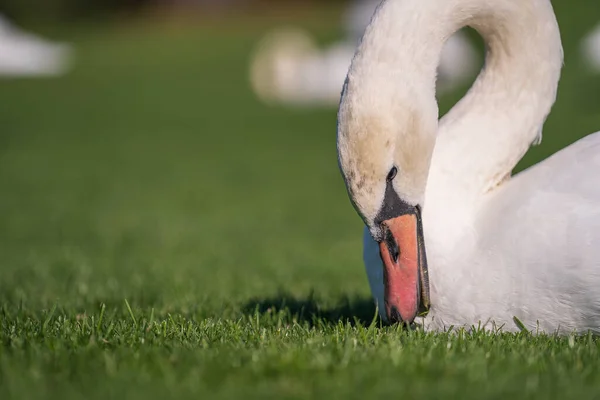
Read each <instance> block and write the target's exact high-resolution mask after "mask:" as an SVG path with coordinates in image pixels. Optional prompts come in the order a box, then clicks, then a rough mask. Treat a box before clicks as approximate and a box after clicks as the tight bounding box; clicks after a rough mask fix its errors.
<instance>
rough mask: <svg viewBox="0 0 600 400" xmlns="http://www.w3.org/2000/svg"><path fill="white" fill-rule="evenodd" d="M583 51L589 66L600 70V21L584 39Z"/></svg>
mask: <svg viewBox="0 0 600 400" xmlns="http://www.w3.org/2000/svg"><path fill="white" fill-rule="evenodd" d="M581 52H582V54H583V59H584V61H585V63H586V64H587V66H588V67H589V68H591V69H592V70H594V71H596V72H600V23H599V24H598V25H596V27H595V28H594V29H593V30H592V31H591V32H590V33H589V34H587V36H586V37H585V38H584V39H583V42H582V46H581Z"/></svg>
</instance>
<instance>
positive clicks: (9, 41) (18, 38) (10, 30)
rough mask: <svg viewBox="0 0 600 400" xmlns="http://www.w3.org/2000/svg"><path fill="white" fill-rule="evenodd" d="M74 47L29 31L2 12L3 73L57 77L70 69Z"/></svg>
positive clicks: (0, 69)
mask: <svg viewBox="0 0 600 400" xmlns="http://www.w3.org/2000/svg"><path fill="white" fill-rule="evenodd" d="M72 53H73V51H72V49H71V46H70V45H68V44H65V43H54V42H51V41H49V40H47V39H44V38H42V37H39V36H37V35H34V34H32V33H29V32H25V31H23V30H22V29H20V28H18V27H17V26H16V25H14V24H13V23H12V22H10V21H9V20H8V19H7V18H6V17H5V16H4V15H2V14H0V77H2V76H4V77H54V76H60V75H64V74H65V73H67V72H68V71H69V70H70V69H71V66H72V56H73V54H72Z"/></svg>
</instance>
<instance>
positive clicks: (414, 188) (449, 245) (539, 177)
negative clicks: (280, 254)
mask: <svg viewBox="0 0 600 400" xmlns="http://www.w3.org/2000/svg"><path fill="white" fill-rule="evenodd" d="M465 25H470V26H472V27H474V28H475V29H476V30H477V31H478V32H479V33H480V34H481V35H482V37H483V38H484V40H485V41H486V43H487V45H488V54H487V57H486V64H485V67H484V69H483V70H482V72H481V74H480V76H479V77H478V79H477V80H476V82H475V83H474V85H473V87H472V88H471V90H470V91H469V93H468V94H467V95H466V96H465V97H464V98H463V99H462V100H461V101H460V102H459V103H458V104H457V105H456V106H455V107H454V108H453V109H452V110H451V111H450V112H449V113H448V114H447V115H446V116H445V117H444V118H443V119H442V120H440V121H439V124H438V122H437V115H438V114H437V113H438V110H437V104H436V101H435V68H436V66H437V62H438V60H439V54H440V51H441V48H442V46H443V43H444V40H445V39H446V38H448V37H449V36H450V35H451V34H452V33H453V32H455V31H456V30H457V29H459V28H461V27H463V26H465ZM562 62H563V52H562V45H561V40H560V33H559V28H558V24H557V22H556V18H555V15H554V12H553V10H552V6H551V4H550V2H549V1H548V0H530V1H526V2H524V1H522V0H496V1H493V2H490V1H485V0H430V1H422V0H388V1H386V2H385V3H384V5H383V6H382V7H381V9H380V10H379V12H378V13H377V15H376V17H375V19H374V20H373V22H372V23H371V25H370V26H369V28H368V29H367V32H366V34H365V37H364V38H363V42H362V44H361V45H360V46H359V48H358V50H357V53H356V56H355V58H354V61H353V64H352V66H351V68H350V72H349V74H348V79H347V84H346V87H345V91H344V94H343V97H342V102H341V105H340V111H339V118H338V154H339V160H340V167H341V170H342V173H343V175H344V179H345V181H346V185H347V187H348V191H349V194H350V198H351V200H352V202H353V204H354V205H355V208H356V209H357V211H358V212H359V214H360V215H361V217H362V218H363V220H364V221H365V223H366V225H367V226H366V228H365V232H364V262H365V266H366V269H367V275H368V278H369V283H370V286H371V289H372V293H373V296H374V298H375V300H376V302H377V303H378V305H379V309H380V313H381V316H382V317H383V318H384V319H385V318H386V314H385V312H384V309H385V307H384V286H383V266H382V261H381V258H380V254H379V251H380V250H379V247H378V243H377V242H375V241H374V240H373V238H372V235H371V234H375V235H377V233H378V229H379V227H378V226H377V223H376V220H375V219H376V215H377V214H378V212H379V211H380V209H381V207H382V203H383V201H384V190H385V185H386V182H385V179H386V174H387V173H388V172H387V171H388V170H389V169H390V167H391V166H394V165H395V166H397V167H398V173H397V177H396V178H394V180H393V189H394V190H395V192H396V193H397V194H398V196H399V197H400V198H401V199H402V200H403V201H405V202H406V203H407V204H413V205H414V204H419V205H422V206H423V232H424V238H425V244H426V249H427V251H426V252H427V258H428V261H429V278H430V286H431V310H430V312H429V314H428V315H427V317H425V318H423V319H421V321H420V322H422V323H423V326H424V327H425V329H432V330H442V329H445V328H448V327H449V326H451V325H453V326H467V327H469V326H478V325H480V324H481V325H483V326H484V327H485V328H487V329H493V328H500V327H502V328H503V329H504V330H509V331H515V330H518V329H519V327H518V326H517V324H516V323H515V322H514V317H517V318H518V319H519V320H520V321H522V322H523V323H524V324H525V326H526V327H527V328H528V329H530V330H533V331H542V332H555V331H560V332H571V331H587V330H593V331H596V332H600V246H599V245H598V244H599V243H600V177H599V175H597V171H598V170H600V133H596V134H592V135H589V136H587V137H585V138H584V139H582V140H580V141H578V142H576V143H575V144H573V145H571V146H569V147H567V148H566V149H563V150H562V151H560V152H558V153H557V154H555V155H553V156H552V157H550V158H548V159H546V160H544V161H542V162H541V163H539V164H537V165H535V166H533V167H532V168H530V169H528V170H525V171H523V172H521V173H519V174H517V175H516V176H513V177H511V171H512V169H513V168H514V166H515V165H516V163H517V162H518V161H519V160H520V159H521V158H522V156H523V155H524V153H525V152H526V151H527V149H528V148H529V146H530V145H531V144H532V143H537V142H539V141H540V140H541V129H542V125H543V123H544V121H545V119H546V117H547V115H548V113H549V112H550V108H551V106H552V104H553V103H554V101H555V97H556V90H557V85H558V81H559V78H560V70H561V67H562ZM569 134H570V133H569Z"/></svg>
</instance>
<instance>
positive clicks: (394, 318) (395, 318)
mask: <svg viewBox="0 0 600 400" xmlns="http://www.w3.org/2000/svg"><path fill="white" fill-rule="evenodd" d="M388 318H389V320H390V322H402V316H401V315H400V311H398V309H397V308H396V306H392V307H391V308H390V315H388Z"/></svg>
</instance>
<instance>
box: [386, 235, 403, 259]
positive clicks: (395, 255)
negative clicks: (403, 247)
mask: <svg viewBox="0 0 600 400" xmlns="http://www.w3.org/2000/svg"><path fill="white" fill-rule="evenodd" d="M385 245H386V247H387V249H388V252H389V253H390V257H391V259H392V261H394V264H396V263H397V262H398V259H399V258H400V247H399V246H398V242H396V238H395V237H394V235H393V234H392V231H391V230H389V229H386V230H385Z"/></svg>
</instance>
